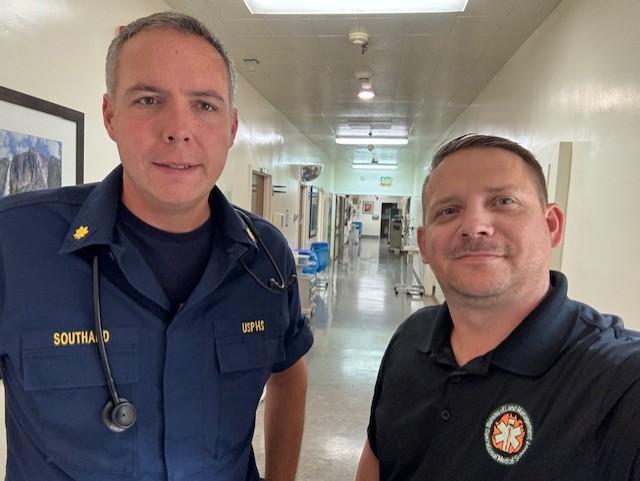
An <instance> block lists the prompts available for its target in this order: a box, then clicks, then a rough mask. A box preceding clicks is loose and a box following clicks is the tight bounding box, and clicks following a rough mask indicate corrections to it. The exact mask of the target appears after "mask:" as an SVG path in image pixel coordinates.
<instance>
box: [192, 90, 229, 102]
mask: <svg viewBox="0 0 640 481" xmlns="http://www.w3.org/2000/svg"><path fill="white" fill-rule="evenodd" d="M188 93H189V96H190V97H208V98H215V99H217V100H219V101H220V102H226V100H225V98H224V96H222V95H220V94H219V93H218V92H216V91H215V90H193V91H191V92H188Z"/></svg>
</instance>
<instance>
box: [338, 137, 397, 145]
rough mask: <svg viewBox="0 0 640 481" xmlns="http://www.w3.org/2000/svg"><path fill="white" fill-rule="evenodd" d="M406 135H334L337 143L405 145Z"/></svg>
mask: <svg viewBox="0 0 640 481" xmlns="http://www.w3.org/2000/svg"><path fill="white" fill-rule="evenodd" d="M408 143H409V138H408V137H368V136H364V137H336V144H339V145H407V144H408Z"/></svg>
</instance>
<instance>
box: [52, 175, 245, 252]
mask: <svg viewBox="0 0 640 481" xmlns="http://www.w3.org/2000/svg"><path fill="white" fill-rule="evenodd" d="M122 172H123V171H122V165H119V166H118V167H116V168H115V169H114V170H113V171H112V172H111V173H110V174H109V175H108V176H107V177H106V178H105V179H104V180H103V181H102V182H99V183H98V184H96V186H95V187H94V188H93V190H92V191H91V192H90V193H89V195H88V196H87V199H86V200H85V202H84V203H83V204H82V206H81V207H80V210H79V211H78V213H77V214H76V216H75V218H74V219H73V221H72V222H71V225H70V226H69V230H68V232H67V234H66V235H65V237H64V240H63V242H62V245H61V247H60V250H59V251H58V253H59V254H60V255H64V254H69V253H72V252H75V251H77V250H80V249H84V248H86V247H90V246H95V245H111V244H112V243H113V236H114V227H115V223H116V217H117V214H118V207H119V205H120V198H121V196H122ZM209 204H210V205H211V210H212V212H213V214H212V215H214V216H215V222H216V223H219V224H217V225H219V226H221V229H220V232H222V233H224V235H225V236H226V237H227V238H229V239H231V240H232V241H235V242H237V243H240V244H245V245H249V246H255V244H254V243H253V242H252V241H251V239H250V237H249V236H248V234H247V232H246V226H245V223H244V222H243V221H242V219H241V218H240V216H239V215H238V214H237V213H236V212H235V210H234V207H233V205H232V204H231V203H230V202H229V201H228V200H227V199H226V198H225V196H224V194H223V193H222V192H221V191H220V189H219V188H218V187H217V186H214V188H213V190H212V191H211V194H210V195H209Z"/></svg>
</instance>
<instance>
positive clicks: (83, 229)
mask: <svg viewBox="0 0 640 481" xmlns="http://www.w3.org/2000/svg"><path fill="white" fill-rule="evenodd" d="M88 234H89V228H88V227H87V226H86V225H81V226H80V227H78V228H77V229H76V231H75V232H74V233H73V238H74V239H75V240H80V239H83V238H84V237H86V236H87V235H88Z"/></svg>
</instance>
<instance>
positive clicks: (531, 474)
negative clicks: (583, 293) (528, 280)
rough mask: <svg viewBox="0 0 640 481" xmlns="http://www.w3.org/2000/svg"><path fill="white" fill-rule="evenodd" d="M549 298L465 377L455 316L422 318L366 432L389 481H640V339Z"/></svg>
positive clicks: (394, 358)
mask: <svg viewBox="0 0 640 481" xmlns="http://www.w3.org/2000/svg"><path fill="white" fill-rule="evenodd" d="M551 285H552V289H551V291H550V293H549V294H548V295H547V297H546V298H545V299H544V300H543V301H542V303H540V305H539V306H538V307H537V308H536V309H535V310H534V311H533V312H532V313H531V314H530V315H529V316H528V317H527V318H526V319H525V320H524V321H523V322H522V323H521V324H520V325H519V326H518V327H517V328H516V329H515V330H514V331H513V332H512V333H511V335H510V336H509V337H508V338H507V339H506V340H505V341H503V342H502V343H501V344H500V345H499V346H498V347H497V348H496V349H494V350H493V351H491V352H489V353H487V354H485V355H483V356H481V357H478V358H475V359H473V360H471V361H469V362H468V363H467V364H466V365H464V366H462V367H460V366H458V364H457V363H456V361H455V358H454V356H453V353H452V350H451V345H450V342H449V338H450V334H451V329H452V322H451V317H450V315H449V310H448V308H447V305H446V304H444V305H442V306H435V307H427V308H425V309H421V310H419V311H417V312H416V313H414V314H413V315H412V316H411V317H409V319H407V320H406V321H405V322H404V323H403V324H402V325H401V326H400V328H399V329H398V331H397V332H396V333H395V335H394V336H393V338H392V339H391V342H390V344H389V346H388V348H387V351H386V353H385V355H384V358H383V360H382V364H381V367H380V372H379V374H378V380H377V383H376V388H375V393H374V398H373V404H372V408H371V418H370V424H369V429H368V435H369V443H370V445H371V449H372V450H373V452H374V453H375V454H376V456H377V457H378V459H379V461H380V479H381V481H392V480H393V481H410V480H420V481H437V480H442V481H458V480H459V481H462V480H464V481H471V480H474V481H477V480H487V481H498V480H513V481H516V480H517V481H573V480H575V481H590V480H593V481H596V480H597V481H606V480H616V481H622V480H625V481H627V480H635V481H637V480H640V335H639V334H638V333H635V332H632V331H628V330H625V329H624V327H623V325H622V320H621V319H620V318H618V317H616V316H612V315H604V314H600V313H598V312H597V311H595V310H594V309H593V308H591V307H589V306H587V305H585V304H581V303H579V302H575V301H572V300H570V299H568V298H567V280H566V278H565V277H564V276H563V275H562V274H560V273H557V272H552V273H551Z"/></svg>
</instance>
